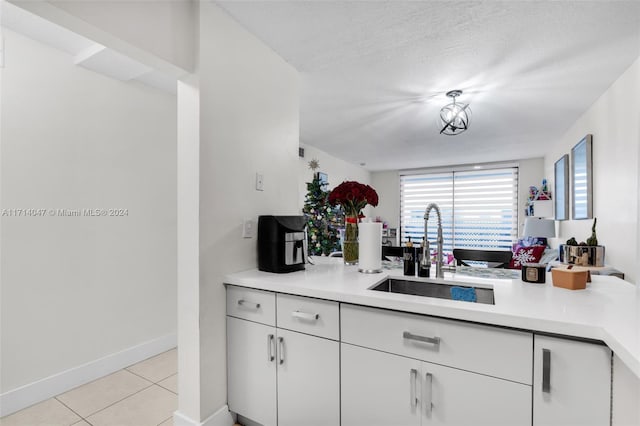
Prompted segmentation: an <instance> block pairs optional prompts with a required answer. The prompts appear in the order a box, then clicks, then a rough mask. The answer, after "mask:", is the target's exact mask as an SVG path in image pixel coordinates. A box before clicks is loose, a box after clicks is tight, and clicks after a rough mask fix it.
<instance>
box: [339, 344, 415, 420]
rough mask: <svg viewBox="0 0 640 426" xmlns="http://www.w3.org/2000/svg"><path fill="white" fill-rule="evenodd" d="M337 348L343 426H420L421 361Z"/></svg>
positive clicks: (359, 348)
mask: <svg viewBox="0 0 640 426" xmlns="http://www.w3.org/2000/svg"><path fill="white" fill-rule="evenodd" d="M340 348H341V360H342V367H341V377H342V380H341V383H342V426H390V425H393V426H420V399H421V395H420V389H421V385H420V383H421V381H420V377H421V373H420V361H416V360H413V359H410V358H404V357H400V356H397V355H391V354H388V353H385V352H379V351H375V350H372V349H365V348H361V347H359V346H352V345H349V344H345V343H342V344H341V346H340Z"/></svg>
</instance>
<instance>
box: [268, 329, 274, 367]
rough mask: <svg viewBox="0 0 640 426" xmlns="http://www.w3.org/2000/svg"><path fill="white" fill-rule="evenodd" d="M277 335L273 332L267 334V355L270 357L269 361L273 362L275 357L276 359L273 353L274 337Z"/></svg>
mask: <svg viewBox="0 0 640 426" xmlns="http://www.w3.org/2000/svg"><path fill="white" fill-rule="evenodd" d="M274 337H275V336H274V335H273V334H269V335H268V336H267V356H268V359H269V362H273V360H274V359H276V357H275V355H274V354H273V338H274Z"/></svg>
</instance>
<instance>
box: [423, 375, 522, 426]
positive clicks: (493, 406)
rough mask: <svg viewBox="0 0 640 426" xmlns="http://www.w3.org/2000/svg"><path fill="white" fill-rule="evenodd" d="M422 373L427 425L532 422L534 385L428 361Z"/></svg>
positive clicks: (516, 425) (503, 425)
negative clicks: (532, 386) (532, 392)
mask: <svg viewBox="0 0 640 426" xmlns="http://www.w3.org/2000/svg"><path fill="white" fill-rule="evenodd" d="M421 372H422V376H421V380H422V382H423V392H422V401H423V402H422V405H423V417H422V418H423V420H422V425H424V426H469V425H474V426H529V425H531V386H528V385H523V384H521V383H515V382H511V381H508V380H502V379H497V378H495V377H490V376H485V375H482V374H476V373H470V372H468V371H464V370H458V369H457V368H450V367H445V366H442V365H438V364H431V363H427V362H423V363H422V371H421ZM429 408H430V409H429Z"/></svg>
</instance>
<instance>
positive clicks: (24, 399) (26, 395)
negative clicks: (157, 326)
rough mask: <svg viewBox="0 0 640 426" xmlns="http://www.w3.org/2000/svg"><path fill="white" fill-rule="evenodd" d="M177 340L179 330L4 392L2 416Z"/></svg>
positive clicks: (0, 407) (173, 344) (0, 406)
mask: <svg viewBox="0 0 640 426" xmlns="http://www.w3.org/2000/svg"><path fill="white" fill-rule="evenodd" d="M177 341H178V339H177V335H176V334H175V333H173V334H168V335H166V336H162V337H159V338H157V339H153V340H149V341H148V342H144V343H141V344H139V345H136V346H133V347H131V348H128V349H125V350H122V351H120V352H116V353H114V354H111V355H107V356H105V357H103V358H100V359H97V360H95V361H91V362H88V363H86V364H83V365H79V366H77V367H73V368H70V369H68V370H66V371H62V372H60V373H57V374H54V375H52V376H49V377H45V378H44V379H41V380H38V381H36V382H33V383H29V384H26V385H24V386H20V387H19V388H16V389H12V390H10V391H8V392H5V393H3V394H1V395H0V417H3V416H6V415H9V414H11V413H15V412H16V411H19V410H22V409H23V408H26V407H29V406H30V405H33V404H37V403H38V402H41V401H44V400H46V399H49V398H51V397H54V396H56V395H59V394H61V393H64V392H66V391H68V390H71V389H73V388H75V387H78V386H80V385H84V384H85V383H89V382H91V381H93V380H96V379H99V378H100V377H104V376H106V375H108V374H111V373H114V372H116V371H118V370H121V369H123V368H125V367H128V366H130V365H131V364H135V363H136V362H140V361H142V360H145V359H147V358H149V357H152V356H154V355H157V354H159V353H162V352H165V351H168V350H169V349H171V348H174V347H176V344H177Z"/></svg>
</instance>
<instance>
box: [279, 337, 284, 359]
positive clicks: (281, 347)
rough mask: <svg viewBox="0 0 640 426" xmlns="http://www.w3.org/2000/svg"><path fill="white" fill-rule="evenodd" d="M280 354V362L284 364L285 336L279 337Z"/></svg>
mask: <svg viewBox="0 0 640 426" xmlns="http://www.w3.org/2000/svg"><path fill="white" fill-rule="evenodd" d="M278 355H279V356H280V360H279V364H280V365H282V364H284V337H278Z"/></svg>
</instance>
